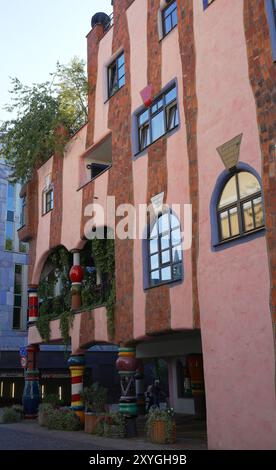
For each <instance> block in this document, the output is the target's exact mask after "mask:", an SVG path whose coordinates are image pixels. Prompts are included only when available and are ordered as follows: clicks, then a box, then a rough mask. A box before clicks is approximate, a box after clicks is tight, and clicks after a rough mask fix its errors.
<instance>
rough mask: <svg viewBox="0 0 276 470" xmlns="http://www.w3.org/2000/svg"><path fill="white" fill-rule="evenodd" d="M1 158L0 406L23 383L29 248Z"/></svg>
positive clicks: (14, 188)
mask: <svg viewBox="0 0 276 470" xmlns="http://www.w3.org/2000/svg"><path fill="white" fill-rule="evenodd" d="M10 173H11V168H10V166H9V165H7V164H6V162H5V160H4V159H3V158H1V159H0V404H4V403H10V402H14V401H19V400H20V399H21V396H22V391H23V386H24V380H23V369H22V367H21V365H20V356H19V348H20V347H23V346H24V345H25V343H26V336H27V277H28V266H27V264H28V255H27V249H28V245H27V244H26V243H22V242H20V241H19V239H18V235H17V230H18V229H19V228H20V227H21V226H23V225H24V217H23V213H24V210H22V209H24V207H23V205H24V199H20V197H19V193H20V189H21V187H20V184H14V183H12V182H10V180H9V176H10Z"/></svg>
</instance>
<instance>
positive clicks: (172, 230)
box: [148, 213, 182, 286]
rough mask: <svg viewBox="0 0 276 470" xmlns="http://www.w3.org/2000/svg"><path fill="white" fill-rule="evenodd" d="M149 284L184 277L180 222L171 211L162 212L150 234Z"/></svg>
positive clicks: (154, 284) (163, 282)
mask: <svg viewBox="0 0 276 470" xmlns="http://www.w3.org/2000/svg"><path fill="white" fill-rule="evenodd" d="M148 247H149V285H150V286H156V285H158V284H166V283H168V282H172V281H178V280H180V279H182V247H181V228H180V222H179V220H178V218H177V217H175V215H173V214H171V213H166V214H161V215H160V216H159V217H158V219H157V220H156V221H155V222H154V224H153V225H152V226H151V228H150V230H149V234H148Z"/></svg>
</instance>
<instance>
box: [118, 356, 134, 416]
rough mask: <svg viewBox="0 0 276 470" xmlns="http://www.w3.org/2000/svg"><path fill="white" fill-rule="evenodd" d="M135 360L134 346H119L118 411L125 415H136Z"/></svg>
mask: <svg viewBox="0 0 276 470" xmlns="http://www.w3.org/2000/svg"><path fill="white" fill-rule="evenodd" d="M137 366H138V364H137V361H136V358H135V349H134V348H120V349H119V357H118V359H117V361H116V367H117V370H118V372H119V374H120V382H121V398H120V403H119V411H120V413H122V414H124V415H125V416H129V417H130V416H133V417H135V416H137V398H136V389H135V374H136V370H137Z"/></svg>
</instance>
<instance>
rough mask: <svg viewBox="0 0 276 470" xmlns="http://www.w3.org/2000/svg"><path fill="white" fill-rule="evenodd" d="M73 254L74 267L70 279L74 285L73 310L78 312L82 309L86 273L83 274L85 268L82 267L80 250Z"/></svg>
mask: <svg viewBox="0 0 276 470" xmlns="http://www.w3.org/2000/svg"><path fill="white" fill-rule="evenodd" d="M71 253H73V266H72V268H71V270H70V273H69V277H70V280H71V283H72V286H71V309H72V310H78V309H79V308H80V307H81V288H82V281H83V276H84V272H83V268H82V267H81V266H80V252H79V250H72V251H71Z"/></svg>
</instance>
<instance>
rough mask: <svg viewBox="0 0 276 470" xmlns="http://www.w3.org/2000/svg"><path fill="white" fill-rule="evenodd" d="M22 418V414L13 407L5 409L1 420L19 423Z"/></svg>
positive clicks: (6, 422) (7, 422)
mask: <svg viewBox="0 0 276 470" xmlns="http://www.w3.org/2000/svg"><path fill="white" fill-rule="evenodd" d="M20 419H21V416H20V414H19V413H18V412H17V411H15V410H14V409H13V408H4V409H3V412H2V418H1V422H2V423H3V424H9V423H18V421H20Z"/></svg>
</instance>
